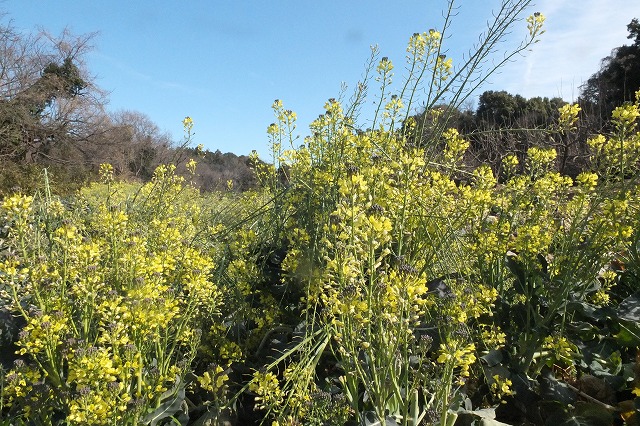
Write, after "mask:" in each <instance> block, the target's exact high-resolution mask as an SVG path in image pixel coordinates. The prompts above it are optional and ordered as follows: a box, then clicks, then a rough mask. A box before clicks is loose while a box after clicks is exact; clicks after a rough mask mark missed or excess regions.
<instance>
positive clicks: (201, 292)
mask: <svg viewBox="0 0 640 426" xmlns="http://www.w3.org/2000/svg"><path fill="white" fill-rule="evenodd" d="M101 169H102V171H103V173H102V174H103V179H104V180H105V182H107V183H108V184H110V183H111V182H112V175H111V173H112V169H111V168H110V167H109V166H103V167H102V168H101ZM179 181H180V179H177V178H176V177H175V176H174V175H173V169H172V168H160V169H159V170H157V171H156V177H155V178H154V181H153V182H152V183H150V184H148V185H147V186H145V187H143V188H141V190H140V193H139V194H138V196H139V197H142V198H141V199H139V200H138V202H139V204H136V203H135V202H134V203H133V204H132V205H130V206H129V207H128V208H127V207H125V205H126V204H120V203H118V204H115V203H114V202H115V201H116V199H117V198H118V197H121V196H123V195H124V194H118V190H117V189H116V188H114V187H111V186H109V188H108V189H107V190H108V192H109V197H108V198H107V200H105V199H102V200H101V201H100V202H97V203H93V202H92V200H91V199H90V198H87V199H85V201H84V202H85V204H84V205H82V203H83V202H82V198H80V201H79V204H80V209H81V210H84V211H85V212H87V211H88V212H89V213H83V215H84V220H77V219H76V216H75V215H76V214H78V212H77V210H75V208H74V207H73V206H70V207H67V208H65V207H62V208H61V205H60V203H59V201H57V200H55V199H51V198H45V199H38V200H34V199H33V198H31V197H25V196H21V195H16V196H13V197H10V198H8V199H6V200H5V201H4V202H3V203H2V210H1V212H2V215H3V218H4V223H5V224H6V226H7V227H8V235H9V240H8V241H9V244H10V247H11V253H12V254H11V255H10V256H8V257H6V256H5V258H4V259H2V261H1V262H0V281H1V283H2V286H3V288H5V289H7V290H6V292H7V293H8V294H7V296H6V297H5V299H7V300H6V303H7V305H6V306H5V308H6V309H10V310H11V311H13V312H15V313H16V314H18V315H20V316H21V317H22V318H23V320H24V321H25V326H24V327H23V328H22V330H21V331H20V334H19V339H18V341H17V346H18V348H19V349H18V351H17V355H18V356H19V358H18V359H17V361H16V367H15V368H13V369H11V370H10V371H9V372H7V374H6V377H7V381H6V383H5V384H4V389H3V395H2V398H3V406H4V407H8V408H9V409H10V410H12V412H14V413H19V412H20V411H21V410H23V414H25V415H27V416H33V417H34V418H39V419H40V420H41V421H46V420H47V419H49V420H50V419H51V418H53V417H58V416H60V415H61V414H62V415H64V416H65V418H66V420H67V422H68V424H81V425H88V424H94V425H106V424H137V422H138V421H141V419H142V418H143V417H144V416H145V415H146V414H147V412H148V410H149V409H152V408H154V407H155V406H156V405H157V404H158V403H159V401H160V397H161V396H162V395H163V393H165V392H166V391H168V390H170V389H172V388H173V387H174V386H176V385H178V384H179V383H180V382H181V381H182V378H183V377H184V376H185V375H186V373H188V372H190V371H191V370H190V366H189V365H190V361H191V360H192V359H193V358H194V357H195V355H196V352H197V349H198V346H199V343H200V334H201V332H200V330H198V329H197V327H198V323H199V322H201V321H207V319H209V320H212V319H215V318H216V312H217V308H218V306H219V303H220V301H221V296H220V291H219V289H218V287H217V285H216V284H215V283H214V282H212V280H211V272H212V270H213V269H214V268H215V264H214V263H213V260H212V258H211V257H210V256H209V255H208V254H207V252H206V251H205V250H203V248H200V247H198V246H197V245H195V244H194V243H193V242H194V241H195V238H196V236H197V232H198V230H197V229H196V226H195V224H194V222H193V221H194V220H195V219H197V216H198V210H199V207H198V206H197V205H194V204H189V203H188V201H187V200H186V199H182V200H180V201H181V203H182V204H174V203H172V202H170V203H165V204H164V205H163V204H162V203H161V202H160V200H164V201H166V200H171V201H176V198H177V197H179V194H178V192H179V191H181V190H182V189H181V186H180V182H179ZM158 188H162V194H158V193H157V192H158V191H159V189H158ZM131 201H132V200H128V202H129V203H131ZM110 203H111V204H110ZM146 203H151V205H145V204H146ZM145 208H151V209H153V216H154V217H153V219H151V220H149V221H146V219H147V217H146V216H147V215H146V212H145ZM185 213H188V214H185ZM25 239H28V240H29V241H30V243H29V244H25V243H24V240H25ZM36 242H37V243H36ZM201 380H206V379H201ZM221 380H223V379H222V378H221V376H218V378H217V379H216V382H215V383H216V387H218V388H219V387H221V383H220V381H221ZM204 386H205V387H206V388H211V385H207V384H205V385H204ZM36 400H37V401H39V404H40V406H38V407H35V406H33V404H32V402H31V401H36ZM36 408H37V411H36Z"/></svg>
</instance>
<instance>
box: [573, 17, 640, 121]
mask: <svg viewBox="0 0 640 426" xmlns="http://www.w3.org/2000/svg"><path fill="white" fill-rule="evenodd" d="M627 30H628V31H629V36H628V37H627V38H629V39H632V40H633V44H632V45H630V46H628V45H623V46H620V47H617V48H615V49H613V51H612V52H611V55H610V56H607V57H606V58H604V59H602V63H601V66H600V70H599V71H598V72H596V73H595V74H593V75H592V76H591V78H589V80H587V82H586V83H585V84H584V85H583V86H582V87H581V90H582V91H581V94H580V103H581V104H582V105H583V108H584V109H585V110H588V111H589V112H590V113H592V114H594V115H596V116H597V117H599V118H600V120H599V122H600V123H601V124H602V122H603V121H604V120H605V119H606V118H607V117H610V116H611V111H613V109H614V108H615V107H617V106H620V105H622V104H623V103H624V102H632V101H633V100H634V99H635V92H636V91H637V90H639V89H640V24H639V23H638V19H637V18H634V19H633V20H632V21H631V23H630V24H629V25H627Z"/></svg>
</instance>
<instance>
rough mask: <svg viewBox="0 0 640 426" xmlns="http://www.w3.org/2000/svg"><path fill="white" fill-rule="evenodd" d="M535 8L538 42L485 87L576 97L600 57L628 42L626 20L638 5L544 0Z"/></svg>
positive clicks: (618, 0)
mask: <svg viewBox="0 0 640 426" xmlns="http://www.w3.org/2000/svg"><path fill="white" fill-rule="evenodd" d="M537 9H538V10H539V11H540V12H542V13H543V14H544V15H545V16H546V18H547V20H546V22H545V29H546V32H545V34H543V35H542V39H541V41H540V42H539V43H537V44H536V45H535V46H534V47H533V51H532V52H529V53H528V55H527V56H526V57H525V58H520V59H519V60H518V61H517V62H515V63H511V64H509V65H507V66H506V67H505V68H504V69H503V70H502V75H501V76H500V78H499V80H498V81H494V84H493V85H492V86H491V88H487V89H488V90H507V91H508V92H510V93H514V94H515V93H518V94H521V95H523V96H525V97H532V96H547V97H554V96H560V97H562V98H563V99H565V100H573V99H576V98H577V97H578V95H579V93H580V92H579V87H580V85H581V84H582V83H583V82H585V81H586V80H587V79H588V78H589V77H590V76H591V75H592V74H593V73H595V72H596V71H598V69H599V68H600V61H601V59H602V58H604V57H606V56H608V55H609V54H610V53H611V50H612V49H613V48H615V47H618V46H621V45H623V44H629V43H630V42H631V40H628V39H627V38H626V37H627V35H628V32H627V24H628V23H629V22H631V19H632V18H634V17H638V18H640V7H638V6H637V5H636V4H635V2H633V1H630V0H607V1H604V0H584V1H582V2H580V3H579V2H578V1H577V0H544V1H541V2H540V3H539V5H538V7H537ZM505 83H506V84H505ZM498 84H501V85H502V86H501V87H498Z"/></svg>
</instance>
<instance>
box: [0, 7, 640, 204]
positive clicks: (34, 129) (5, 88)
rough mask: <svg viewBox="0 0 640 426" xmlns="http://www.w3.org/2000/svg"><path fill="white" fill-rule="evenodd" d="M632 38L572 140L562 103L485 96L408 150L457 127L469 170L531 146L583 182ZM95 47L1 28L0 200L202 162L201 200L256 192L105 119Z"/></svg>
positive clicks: (130, 117) (626, 92)
mask: <svg viewBox="0 0 640 426" xmlns="http://www.w3.org/2000/svg"><path fill="white" fill-rule="evenodd" d="M627 29H628V31H629V39H632V40H633V43H632V44H631V45H624V46H621V47H618V48H616V49H614V50H613V51H612V53H611V55H610V56H608V57H607V58H604V59H603V60H602V64H601V68H600V70H599V71H597V72H596V73H594V74H593V76H592V77H591V78H590V79H589V80H588V81H587V82H586V83H585V84H584V85H583V86H582V87H581V95H580V97H579V100H578V104H579V106H580V108H581V120H580V126H581V127H580V128H579V129H578V132H576V133H572V134H573V135H574V136H571V137H568V136H567V137H561V138H558V137H555V138H553V137H552V136H551V133H550V132H548V131H547V130H545V129H549V128H552V127H553V125H554V124H555V123H557V120H558V116H559V113H558V108H560V107H561V106H563V105H566V102H565V101H564V100H562V99H560V98H551V99H549V98H541V97H533V98H530V99H526V98H524V97H522V96H520V95H514V94H510V93H507V92H505V91H486V92H484V93H483V94H482V95H481V96H480V97H479V102H478V106H477V108H476V109H475V110H472V109H466V110H458V109H452V107H450V106H442V107H441V108H435V109H434V108H432V109H430V110H428V111H423V112H421V113H419V114H416V115H415V116H414V117H412V122H413V124H414V125H416V126H417V129H418V132H415V133H414V136H413V137H412V139H411V141H410V143H414V144H420V143H422V142H423V141H426V140H430V139H429V138H432V137H433V136H434V135H439V134H441V131H440V130H441V129H442V128H443V127H454V128H457V129H458V130H459V131H460V133H462V134H464V135H465V137H467V138H468V139H469V140H470V142H471V146H470V149H469V151H468V152H467V154H466V155H465V164H467V165H468V166H469V167H470V168H472V167H474V166H475V165H477V164H480V163H483V162H484V163H489V164H491V165H492V166H493V167H494V168H495V171H496V172H497V173H500V164H501V159H502V158H503V157H504V156H506V155H507V154H510V153H515V154H516V155H519V156H522V158H524V156H525V153H526V151H527V149H528V148H530V147H531V146H544V147H550V146H552V147H554V148H556V151H557V152H558V160H557V167H558V170H559V171H560V172H562V173H565V174H570V175H575V174H577V173H578V172H579V171H580V170H581V168H582V166H583V164H584V162H585V161H586V159H587V158H588V156H589V152H588V147H587V144H586V141H587V139H588V138H589V136H590V135H593V134H596V133H602V132H607V131H608V130H609V129H608V128H607V123H608V118H607V117H611V112H612V111H613V109H614V108H615V107H617V106H619V105H622V104H623V103H624V102H628V101H633V99H634V96H635V92H636V91H637V90H639V89H640V24H639V23H638V20H637V19H633V20H632V21H631V23H630V24H629V25H628V26H627ZM92 39H93V35H91V34H90V35H85V36H80V37H76V36H73V35H72V34H70V33H69V32H64V33H62V34H61V35H59V36H53V35H51V34H48V33H39V34H35V35H33V34H31V35H24V34H21V33H19V32H17V31H16V30H15V29H13V28H12V27H11V26H10V25H6V24H4V25H1V26H0V196H2V195H6V194H8V193H10V192H15V191H16V190H22V191H27V192H28V191H30V190H32V189H33V188H34V187H36V186H37V185H39V184H40V182H41V179H42V177H41V175H42V169H43V168H47V169H48V170H49V172H50V173H49V175H50V176H51V178H52V179H53V180H54V183H55V184H56V188H57V189H58V191H60V192H68V191H73V190H75V189H76V188H78V187H79V186H81V185H83V184H84V183H86V182H87V181H88V180H91V179H94V178H95V176H96V174H97V170H98V167H99V165H100V164H101V163H104V162H108V163H111V164H112V165H113V167H114V169H115V171H116V173H117V174H118V176H119V177H120V178H122V179H134V180H139V181H141V182H145V181H148V180H149V179H150V178H151V176H152V174H153V170H154V169H155V168H156V166H157V165H159V164H162V163H166V162H173V163H175V164H178V167H179V169H178V170H179V171H180V170H181V169H182V170H183V171H184V170H185V169H184V164H185V163H186V161H187V160H188V159H190V158H194V159H196V160H197V161H198V169H197V176H195V177H193V178H191V180H192V181H193V183H194V184H195V185H196V186H198V187H199V188H201V189H202V190H205V191H211V190H216V189H222V188H227V189H232V190H236V191H243V190H247V189H250V188H252V187H254V186H255V185H256V178H255V175H254V173H253V171H252V165H251V164H250V160H249V158H248V157H247V156H237V155H235V154H232V153H226V154H223V153H221V152H220V151H216V152H210V151H200V150H196V149H193V148H189V147H185V146H181V144H180V142H176V141H174V140H172V139H171V136H170V135H169V134H167V133H165V132H163V131H161V129H160V128H159V127H158V126H157V125H156V124H155V123H153V122H152V121H151V119H150V118H149V117H148V116H146V115H144V114H143V113H140V112H136V111H119V112H108V111H107V109H106V104H107V94H106V93H104V92H103V91H102V90H101V89H100V88H99V87H97V86H96V85H95V82H94V81H93V79H92V78H91V76H90V73H89V70H88V69H87V67H86V64H85V61H84V57H85V55H86V53H87V52H88V51H89V50H90V49H91V41H92ZM405 124H408V123H405ZM416 135H419V136H416ZM426 145H429V146H434V147H435V149H438V148H437V144H432V143H430V144H426Z"/></svg>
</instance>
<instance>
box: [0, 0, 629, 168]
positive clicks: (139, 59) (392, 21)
mask: <svg viewBox="0 0 640 426" xmlns="http://www.w3.org/2000/svg"><path fill="white" fill-rule="evenodd" d="M457 3H458V4H460V9H459V10H458V16H457V18H456V20H455V21H454V26H453V28H452V30H453V32H452V37H451V38H450V39H447V40H446V42H445V43H446V46H447V48H448V54H449V56H451V57H453V58H454V60H455V59H456V58H460V57H461V55H462V53H463V52H465V51H467V50H468V49H470V48H471V47H472V46H473V43H474V42H475V41H476V39H477V35H478V34H479V33H480V31H481V30H482V29H483V25H484V23H485V22H486V20H488V19H489V18H490V17H491V7H492V6H493V7H496V6H497V5H498V4H499V1H498V0H486V1H481V0H458V2H457ZM445 6H446V2H445V1H444V0H397V1H389V0H386V1H381V0H341V1H338V0H325V1H304V0H302V1H301V0H298V1H293V0H271V1H265V0H251V1H249V0H235V1H233V0H227V1H220V0H192V1H180V2H179V1H175V0H172V1H169V0H154V1H150V0H127V1H124V0H110V1H89V0H56V1H53V0H4V1H3V2H0V10H4V11H5V12H6V13H7V16H6V17H5V21H6V20H7V19H11V20H12V22H13V25H14V27H15V28H17V29H18V30H20V31H23V32H31V31H36V30H37V29H38V28H42V29H45V30H47V31H49V32H52V33H54V34H57V33H60V32H61V31H62V30H63V29H64V28H65V27H68V28H69V29H70V30H71V31H72V32H73V33H75V34H84V33H90V32H98V35H97V36H96V38H95V39H94V41H93V43H94V45H95V48H94V49H93V51H92V52H91V53H90V54H89V55H88V57H87V64H88V68H89V71H90V73H91V74H93V75H95V76H96V82H97V84H98V86H100V87H101V88H102V89H104V90H106V91H108V92H109V99H110V103H109V105H108V109H109V110H113V111H117V110H122V109H127V110H134V111H139V112H142V113H144V114H146V115H148V116H149V117H150V118H151V120H152V121H154V122H155V123H156V124H158V126H159V127H160V128H162V129H163V130H166V131H168V132H170V133H171V134H172V135H173V137H174V139H175V140H179V139H180V138H181V137H182V125H181V121H182V119H183V118H184V117H185V116H187V115H188V116H191V117H192V118H193V120H194V123H195V127H194V131H195V139H194V143H195V144H199V143H202V144H204V146H205V148H207V149H209V150H212V151H215V150H217V149H219V150H221V151H222V152H234V153H236V154H248V153H249V152H250V151H251V150H253V149H255V150H257V151H258V152H259V153H260V154H261V155H262V156H264V154H266V153H267V152H268V147H267V145H268V138H267V135H266V128H267V126H268V125H269V124H270V123H271V122H273V121H274V118H273V114H272V111H271V109H270V106H271V104H272V102H273V100H274V99H282V100H283V101H284V103H285V107H286V108H288V109H292V110H294V111H296V112H297V114H298V132H299V133H300V135H301V136H304V135H305V134H306V133H307V132H306V130H307V125H308V124H309V122H310V121H311V120H313V119H314V118H315V117H317V115H318V114H320V113H322V112H323V110H322V106H323V104H324V102H325V101H326V100H327V99H328V98H331V97H337V95H338V94H339V93H340V89H341V85H342V84H343V83H346V85H347V86H348V87H349V88H353V87H354V86H355V85H356V83H357V82H358V80H359V79H360V77H361V75H362V72H363V71H364V66H365V62H366V60H367V59H368V57H369V54H370V46H371V45H374V44H375V45H378V47H379V49H380V53H381V56H388V57H389V58H390V59H391V60H392V61H394V63H396V66H397V70H401V68H402V67H401V63H402V61H403V58H404V53H405V50H404V49H405V46H406V42H407V40H408V39H409V37H410V36H411V34H413V33H414V32H423V31H427V30H428V29H429V28H439V27H440V26H441V22H442V12H441V11H442V9H443V7H445ZM535 11H540V12H542V13H544V14H545V15H546V17H547V21H546V23H545V27H546V31H547V32H546V33H545V34H544V35H543V37H542V41H541V42H540V43H538V44H537V45H535V47H534V50H533V51H532V52H529V54H528V55H527V56H525V57H521V58H518V60H517V61H516V62H514V63H510V64H508V65H507V66H506V67H504V68H503V69H502V71H501V73H500V74H497V75H495V76H494V77H493V78H491V80H490V84H487V85H485V86H484V87H483V88H482V90H507V91H509V92H511V93H514V94H515V93H519V94H521V95H523V96H526V97H532V96H548V97H554V96H561V97H563V98H564V99H566V100H571V99H574V98H575V97H577V95H578V94H579V92H578V87H579V85H580V84H581V83H582V82H583V81H585V80H586V79H587V78H588V77H589V76H590V75H591V74H593V73H594V72H595V71H597V69H598V67H599V62H600V59H601V58H603V57H604V56H607V55H608V54H609V53H610V51H611V49H612V48H614V47H616V46H620V45H622V44H625V43H629V40H627V39H626V35H627V31H626V25H627V24H628V23H629V22H630V21H631V19H632V18H633V17H638V18H640V4H639V3H638V2H636V1H632V0H539V1H538V2H537V5H536V6H534V7H533V8H532V9H531V13H533V12H535ZM521 27H522V28H515V29H514V31H513V34H512V38H513V40H514V41H515V40H518V39H519V38H521V37H522V36H523V35H524V34H525V33H526V28H525V27H526V25H525V24H524V23H522V24H521ZM399 74H401V72H400V71H399ZM396 79H397V80H400V75H398V76H397V78H396ZM347 93H349V92H347ZM364 124H365V127H366V123H364Z"/></svg>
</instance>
